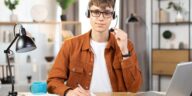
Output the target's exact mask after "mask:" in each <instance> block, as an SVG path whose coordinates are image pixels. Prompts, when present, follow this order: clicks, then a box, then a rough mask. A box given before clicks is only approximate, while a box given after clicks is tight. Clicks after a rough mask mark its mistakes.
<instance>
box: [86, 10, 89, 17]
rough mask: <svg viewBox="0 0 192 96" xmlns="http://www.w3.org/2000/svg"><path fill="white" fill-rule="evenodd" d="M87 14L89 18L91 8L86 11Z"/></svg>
mask: <svg viewBox="0 0 192 96" xmlns="http://www.w3.org/2000/svg"><path fill="white" fill-rule="evenodd" d="M85 15H86V16H87V18H89V17H90V11H89V10H87V12H86V14H85Z"/></svg>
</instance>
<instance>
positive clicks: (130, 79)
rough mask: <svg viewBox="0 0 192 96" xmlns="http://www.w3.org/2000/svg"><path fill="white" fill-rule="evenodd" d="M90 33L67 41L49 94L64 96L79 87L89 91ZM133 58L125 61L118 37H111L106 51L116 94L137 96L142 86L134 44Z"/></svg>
mask: <svg viewBox="0 0 192 96" xmlns="http://www.w3.org/2000/svg"><path fill="white" fill-rule="evenodd" d="M90 39H91V31H90V32H87V33H85V34H82V35H80V36H77V37H74V38H72V39H69V40H66V41H65V43H64V44H63V46H62V48H61V49H60V51H59V53H58V55H57V57H56V60H55V62H54V65H53V67H52V68H51V71H50V72H49V75H48V80H47V83H48V92H50V93H54V94H59V95H61V96H63V95H64V93H65V91H66V90H67V89H69V88H72V89H74V88H76V87H77V86H78V84H80V85H82V87H83V88H84V89H86V90H89V87H90V83H91V78H92V72H93V63H94V54H93V52H92V51H91V50H92V49H91V46H90ZM128 49H129V51H130V52H131V56H130V57H129V58H127V59H125V60H123V58H122V54H121V51H120V48H119V46H118V45H117V42H116V39H115V37H114V36H113V35H112V34H110V35H109V40H108V43H107V46H106V48H105V60H106V66H107V69H108V73H109V78H110V82H111V86H112V90H113V92H125V91H126V92H137V91H138V90H139V88H140V86H141V84H142V76H141V71H140V68H139V65H138V61H137V56H136V53H135V50H134V48H133V44H132V43H131V41H128Z"/></svg>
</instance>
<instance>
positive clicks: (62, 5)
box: [57, 0, 75, 10]
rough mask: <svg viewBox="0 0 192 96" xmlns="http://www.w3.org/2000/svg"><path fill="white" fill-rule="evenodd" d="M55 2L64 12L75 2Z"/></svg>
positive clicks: (61, 0)
mask: <svg viewBox="0 0 192 96" xmlns="http://www.w3.org/2000/svg"><path fill="white" fill-rule="evenodd" d="M57 2H58V3H59V6H60V7H61V8H62V9H63V10H66V9H67V8H68V7H69V6H70V5H71V4H73V3H74V2H75V0H57Z"/></svg>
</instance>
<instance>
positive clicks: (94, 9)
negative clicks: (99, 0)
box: [89, 9, 113, 12]
mask: <svg viewBox="0 0 192 96" xmlns="http://www.w3.org/2000/svg"><path fill="white" fill-rule="evenodd" d="M89 10H91V11H100V12H106V11H107V12H113V10H99V9H89Z"/></svg>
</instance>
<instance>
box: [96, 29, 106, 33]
mask: <svg viewBox="0 0 192 96" xmlns="http://www.w3.org/2000/svg"><path fill="white" fill-rule="evenodd" d="M96 31H97V32H100V33H103V32H105V31H106V29H96Z"/></svg>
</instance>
